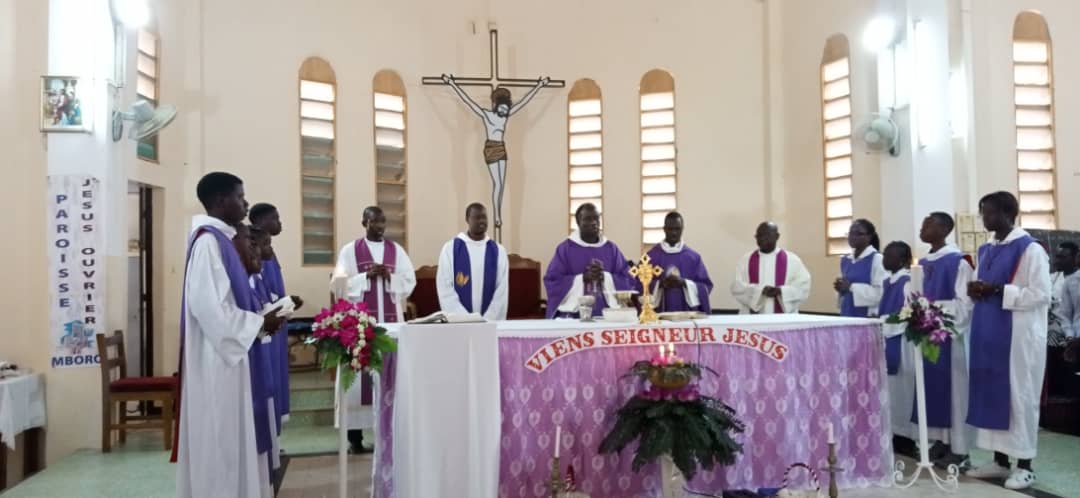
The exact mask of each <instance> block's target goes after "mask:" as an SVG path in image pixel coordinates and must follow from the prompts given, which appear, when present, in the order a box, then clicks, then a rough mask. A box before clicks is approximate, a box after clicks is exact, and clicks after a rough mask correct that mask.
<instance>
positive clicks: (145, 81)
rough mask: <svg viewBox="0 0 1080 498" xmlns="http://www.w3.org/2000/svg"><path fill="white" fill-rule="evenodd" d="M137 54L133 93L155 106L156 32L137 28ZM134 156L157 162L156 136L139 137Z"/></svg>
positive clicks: (156, 80)
mask: <svg viewBox="0 0 1080 498" xmlns="http://www.w3.org/2000/svg"><path fill="white" fill-rule="evenodd" d="M135 46H136V49H137V51H138V54H137V55H136V60H135V72H136V75H137V77H136V81H135V94H136V96H137V97H138V98H139V99H141V100H145V101H147V102H149V103H150V105H153V106H154V107H157V104H158V70H159V69H160V68H161V62H160V60H159V59H158V49H159V48H160V41H159V40H158V35H157V33H156V32H154V31H151V30H150V29H147V28H144V29H140V30H139V39H138V41H136V43H135ZM135 156H136V157H138V158H139V159H142V160H144V161H150V162H155V163H156V162H158V136H157V135H156V134H155V135H154V136H152V137H147V138H143V139H140V140H139V141H138V142H137V143H136V144H135Z"/></svg>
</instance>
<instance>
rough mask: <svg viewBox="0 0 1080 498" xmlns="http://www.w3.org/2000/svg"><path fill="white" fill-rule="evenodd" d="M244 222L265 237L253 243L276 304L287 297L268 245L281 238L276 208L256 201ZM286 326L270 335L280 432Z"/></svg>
mask: <svg viewBox="0 0 1080 498" xmlns="http://www.w3.org/2000/svg"><path fill="white" fill-rule="evenodd" d="M248 220H249V221H250V222H251V224H252V226H254V227H257V228H259V229H261V230H262V231H263V232H265V233H266V234H267V235H268V236H269V237H267V239H266V240H265V244H257V245H258V246H259V250H260V254H261V256H262V271H261V273H260V275H261V276H262V280H263V282H265V283H266V287H267V289H268V290H269V291H270V299H271V300H272V302H276V301H277V300H278V299H280V298H282V297H285V296H287V295H288V294H286V292H285V277H284V275H283V273H282V271H281V264H280V263H279V262H278V259H277V254H275V253H274V247H273V243H272V239H273V237H277V236H278V235H281V228H282V227H281V216H280V214H279V213H278V210H277V208H276V207H274V206H273V205H272V204H268V203H265V202H260V203H257V204H255V205H254V206H251V211H249V212H248ZM290 297H292V300H293V303H294V305H295V309H300V307H301V306H303V305H304V301H303V300H302V299H300V297H299V296H290ZM287 327H288V324H286V325H283V326H282V330H281V331H280V332H279V333H277V334H274V336H273V339H272V345H273V365H274V381H275V382H274V387H275V393H274V406H275V407H276V408H277V412H278V413H277V417H278V430H279V431H280V430H281V423H283V422H285V421H287V420H288V419H289V336H288V332H287Z"/></svg>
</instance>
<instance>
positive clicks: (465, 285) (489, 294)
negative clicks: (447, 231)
mask: <svg viewBox="0 0 1080 498" xmlns="http://www.w3.org/2000/svg"><path fill="white" fill-rule="evenodd" d="M498 264H499V246H498V244H496V243H495V241H494V240H488V241H487V244H486V247H485V249H484V288H483V290H481V297H480V298H481V300H482V302H481V303H480V314H481V315H483V314H484V313H487V310H488V307H489V306H491V299H492V298H493V297H494V296H495V275H496V273H497V272H498V269H497V265H498ZM472 284H473V281H472V261H471V260H470V259H469V248H468V246H467V245H466V244H465V241H464V240H461V239H459V238H456V237H455V238H454V290H455V291H457V295H458V300H459V301H461V305H462V306H464V307H465V309H466V310H469V313H476V310H475V309H474V308H473V302H472V298H473V294H472Z"/></svg>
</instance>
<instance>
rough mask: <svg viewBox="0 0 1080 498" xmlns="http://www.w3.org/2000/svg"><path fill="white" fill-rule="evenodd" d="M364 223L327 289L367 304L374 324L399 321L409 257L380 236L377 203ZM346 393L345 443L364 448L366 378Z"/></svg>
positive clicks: (411, 281)
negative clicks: (361, 232)
mask: <svg viewBox="0 0 1080 498" xmlns="http://www.w3.org/2000/svg"><path fill="white" fill-rule="evenodd" d="M363 225H364V228H365V229H366V231H367V232H366V234H365V235H364V237H363V238H361V239H357V240H355V241H353V242H350V243H348V244H345V246H344V247H342V248H341V251H340V252H339V253H338V259H337V265H336V266H335V267H334V273H333V277H332V278H331V283H330V287H331V291H332V292H333V293H334V295H335V297H340V298H345V299H348V300H349V301H352V302H354V303H355V302H364V303H366V304H367V307H368V310H369V312H370V313H371V314H372V315H375V316H376V317H377V319H378V321H379V323H394V322H402V321H404V320H405V305H406V300H407V299H408V298H409V295H411V294H412V291H413V288H414V287H416V271H415V270H414V269H413V264H412V261H410V260H409V255H408V254H406V253H405V249H404V248H402V247H401V245H400V244H398V243H396V242H394V241H392V240H386V239H385V238H384V237H383V234H384V233H385V232H386V215H385V214H383V211H382V209H380V208H378V207H376V206H371V207H368V208H366V209H364V217H363ZM335 392H337V389H335ZM345 397H346V401H347V403H348V404H347V407H348V418H347V420H346V422H347V423H348V428H349V442H350V443H352V446H353V449H354V450H355V451H366V450H365V449H364V447H363V445H362V443H361V441H362V439H361V438H362V437H363V435H362V434H363V433H362V432H361V430H362V429H369V428H372V427H374V425H375V418H374V417H375V415H374V413H373V411H372V408H371V402H372V379H371V376H370V375H367V374H364V375H360V376H359V382H356V383H354V384H353V385H352V387H351V388H349V391H348V392H347V393H346V395H345ZM335 405H336V406H341V404H340V403H335ZM338 418H339V417H335V420H337V419H338Z"/></svg>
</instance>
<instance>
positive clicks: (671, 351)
mask: <svg viewBox="0 0 1080 498" xmlns="http://www.w3.org/2000/svg"><path fill="white" fill-rule="evenodd" d="M667 352H668V356H675V344H674V343H671V342H669V343H668V345H667Z"/></svg>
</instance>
